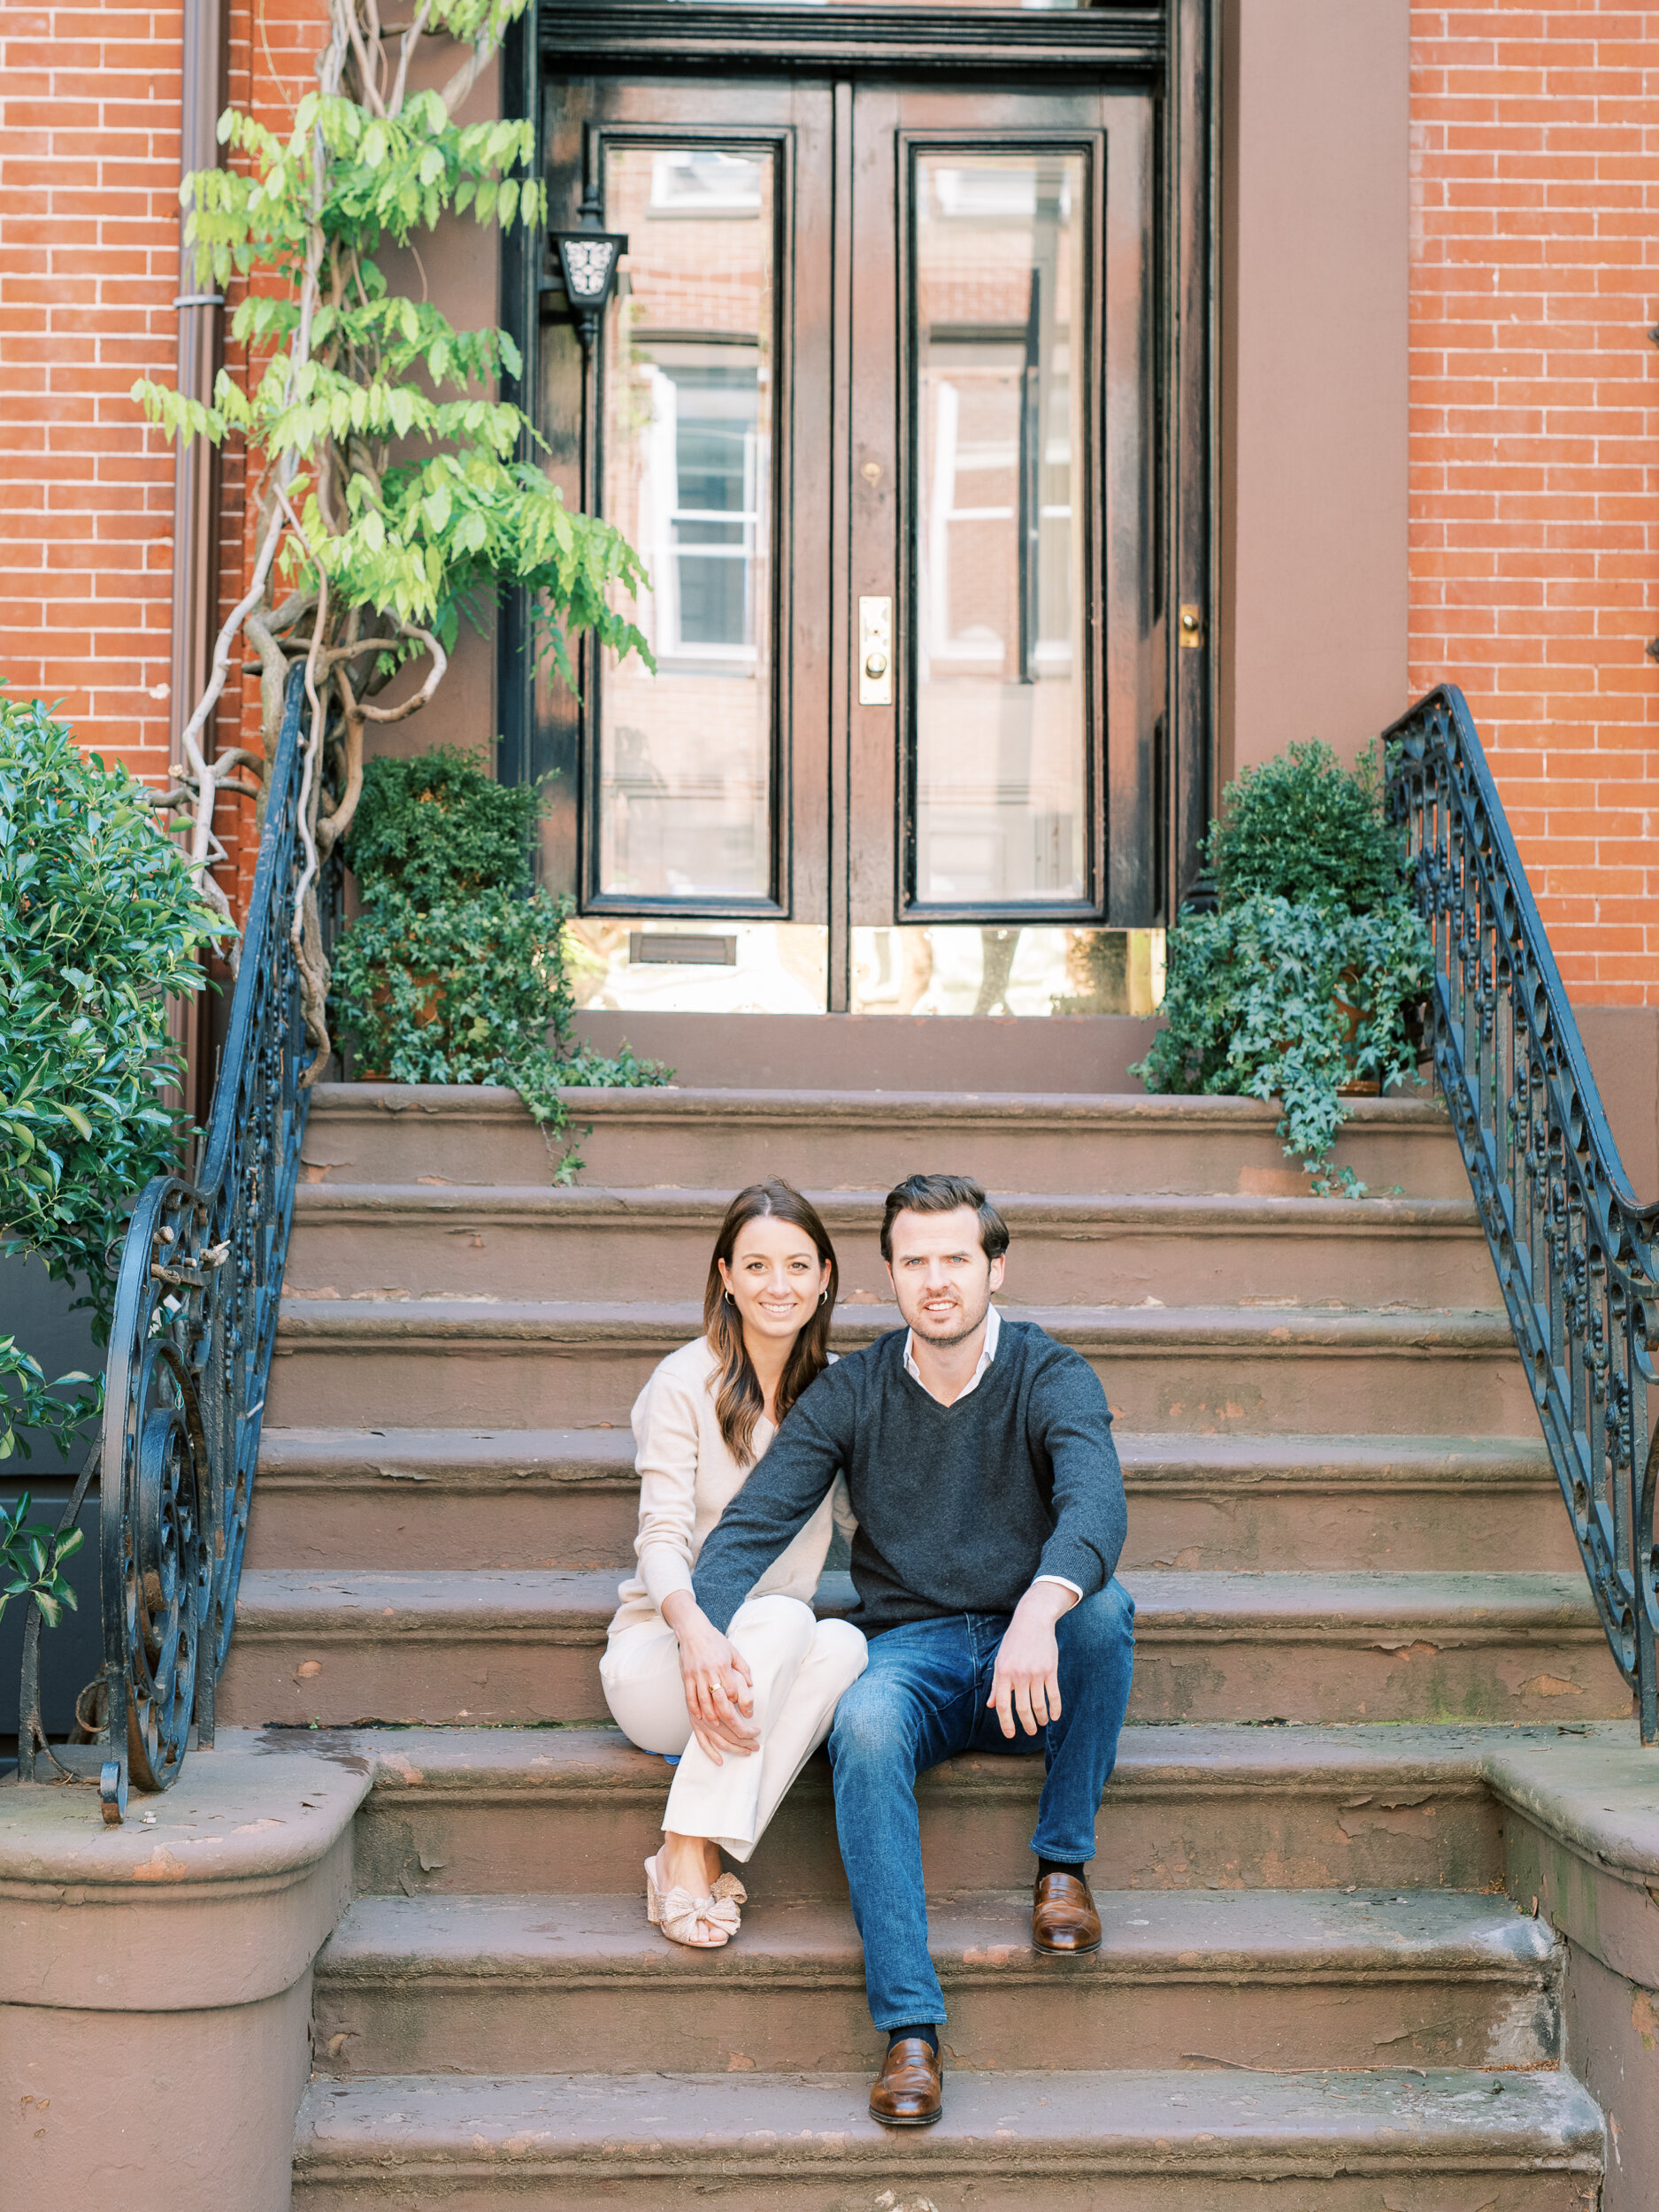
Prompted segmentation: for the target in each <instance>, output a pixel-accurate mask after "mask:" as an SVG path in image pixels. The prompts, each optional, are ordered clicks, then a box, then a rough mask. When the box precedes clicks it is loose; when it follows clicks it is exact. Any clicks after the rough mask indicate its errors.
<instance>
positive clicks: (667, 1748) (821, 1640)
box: [599, 1596, 869, 1863]
mask: <svg viewBox="0 0 1659 2212" xmlns="http://www.w3.org/2000/svg"><path fill="white" fill-rule="evenodd" d="M727 1633H728V1635H729V1637H730V1640H731V1641H732V1642H733V1644H734V1645H735V1646H736V1647H737V1648H738V1650H739V1651H741V1653H742V1655H743V1656H744V1658H745V1659H747V1660H748V1662H749V1670H750V1671H751V1672H752V1674H753V1675H754V1678H755V1684H754V1691H755V1718H756V1719H757V1721H758V1722H759V1723H760V1747H759V1749H758V1750H757V1751H752V1752H750V1753H749V1755H748V1756H747V1757H746V1758H745V1757H740V1756H738V1755H736V1754H735V1753H733V1752H730V1751H728V1752H726V1753H725V1754H724V1755H723V1756H722V1760H721V1763H720V1764H719V1765H718V1766H716V1764H715V1763H714V1761H713V1760H712V1759H710V1756H709V1755H708V1753H707V1752H706V1751H704V1749H703V1746H702V1745H701V1744H700V1743H699V1742H698V1741H697V1740H696V1738H695V1736H694V1735H693V1734H692V1732H691V1715H690V1714H689V1713H688V1712H687V1709H686V1693H685V1688H684V1686H683V1685H682V1683H681V1680H680V1639H679V1638H678V1637H677V1636H676V1635H675V1633H674V1632H673V1630H672V1628H670V1626H669V1625H668V1624H667V1622H666V1621H665V1620H664V1618H663V1617H662V1616H661V1614H660V1613H658V1614H654V1615H653V1616H652V1617H651V1618H650V1619H649V1620H644V1621H639V1622H636V1623H635V1624H634V1626H633V1627H631V1628H625V1629H623V1630H621V1631H620V1632H618V1634H617V1635H615V1636H613V1637H612V1638H611V1641H610V1643H609V1644H608V1645H607V1646H606V1647H605V1655H604V1657H603V1659H602V1660H601V1661H600V1662H599V1679H600V1681H601V1683H602V1684H603V1687H604V1693H605V1702H606V1703H607V1704H608V1705H609V1706H610V1708H611V1717H612V1718H613V1719H614V1720H615V1722H616V1724H617V1725H618V1728H620V1729H621V1731H622V1732H623V1734H624V1735H625V1736H626V1738H627V1739H628V1740H629V1742H630V1743H634V1744H637V1745H638V1746H639V1747H640V1749H641V1751H656V1752H660V1753H663V1754H664V1755H668V1756H671V1757H672V1756H673V1755H675V1754H678V1755H679V1758H680V1766H679V1769H678V1770H677V1771H676V1773H675V1776H674V1780H673V1786H672V1788H671V1789H670V1791H669V1793H668V1807H667V1810H666V1811H665V1812H664V1815H663V1828H664V1832H665V1833H668V1834H672V1835H677V1836H707V1837H709V1838H710V1839H711V1840H712V1841H714V1842H715V1843H718V1845H719V1847H720V1848H721V1850H723V1851H724V1852H726V1855H728V1857H731V1858H733V1859H736V1860H738V1861H739V1862H740V1863H741V1862H742V1861H743V1860H746V1859H747V1858H748V1857H749V1853H750V1852H751V1851H752V1850H753V1849H754V1847H755V1846H756V1845H757V1843H758V1842H759V1841H760V1839H761V1837H762V1836H763V1835H764V1833H765V1831H766V1824H767V1822H768V1821H769V1820H770V1819H771V1818H772V1815H773V1813H775V1812H776V1811H777V1809H778V1808H779V1806H780V1804H781V1803H782V1801H783V1798H784V1795H785V1793H786V1792H787V1789H788V1787H789V1785H790V1784H791V1783H792V1782H793V1781H794V1780H795V1776H796V1775H797V1774H799V1773H800V1771H801V1770H802V1768H803V1766H804V1765H805V1764H806V1763H807V1761H808V1760H809V1759H810V1757H811V1756H812V1754H813V1753H814V1752H815V1751H816V1750H817V1749H818V1746H819V1744H821V1743H822V1742H823V1741H824V1739H825V1738H826V1736H827V1735H828V1734H829V1732H830V1723H831V1721H832V1720H833V1719H834V1717H835V1706H836V1702H837V1701H838V1700H839V1698H840V1697H841V1693H842V1691H843V1690H845V1689H846V1688H847V1686H849V1683H852V1682H856V1680H857V1678H858V1677H859V1676H860V1675H861V1674H862V1673H863V1672H864V1667H865V1664H866V1663H867V1661H868V1659H869V1653H868V1651H867V1650H866V1649H865V1646H864V1638H863V1636H861V1635H860V1633H859V1632H858V1631H857V1630H856V1628H853V1627H851V1626H849V1624H848V1623H847V1622H846V1621H820V1620H818V1619H815V1618H814V1617H813V1613H812V1609H811V1608H810V1606H808V1605H803V1603H802V1602H801V1601H800V1599H799V1598H787V1597H777V1596H774V1597H764V1598H750V1599H749V1601H748V1603H747V1604H745V1605H741V1606H740V1607H739V1608H738V1610H737V1612H736V1614H735V1615H734V1616H733V1621H732V1625H731V1628H730V1629H729V1630H728V1631H727Z"/></svg>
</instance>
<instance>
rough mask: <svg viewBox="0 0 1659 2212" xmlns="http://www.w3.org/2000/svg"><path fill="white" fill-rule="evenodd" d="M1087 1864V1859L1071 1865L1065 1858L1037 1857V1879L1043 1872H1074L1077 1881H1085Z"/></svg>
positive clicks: (1040, 1877)
mask: <svg viewBox="0 0 1659 2212" xmlns="http://www.w3.org/2000/svg"><path fill="white" fill-rule="evenodd" d="M1087 1866H1088V1862H1087V1859H1086V1860H1085V1861H1084V1862H1083V1863H1082V1865H1080V1866H1072V1865H1071V1863H1069V1862H1068V1861H1067V1860H1065V1859H1039V1860H1038V1862H1037V1879H1038V1880H1039V1881H1041V1879H1042V1878H1043V1876H1044V1875H1045V1874H1075V1875H1076V1876H1077V1878H1078V1880H1079V1882H1082V1881H1087V1878H1088V1877H1087Z"/></svg>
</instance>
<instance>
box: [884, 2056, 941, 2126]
mask: <svg viewBox="0 0 1659 2212" xmlns="http://www.w3.org/2000/svg"><path fill="white" fill-rule="evenodd" d="M944 2108H945V2096H944V2070H943V2068H942V2067H941V2064H940V2062H939V2054H938V2052H937V2051H932V2050H929V2048H928V2047H927V2045H926V2043H925V2042H924V2041H923V2040H922V2038H921V2037H920V2036H919V2035H904V2036H901V2037H900V2038H899V2039H898V2041H897V2042H896V2043H895V2044H893V2045H891V2046H890V2047H889V2048H888V2051H887V2057H886V2058H885V2059H884V2060H883V2061H882V2063H881V2071H880V2073H879V2074H878V2075H877V2077H876V2083H875V2086H874V2088H873V2089H872V2091H871V2092H870V2116H871V2118H872V2120H879V2121H880V2123H881V2124H882V2125H883V2127H889V2128H930V2127H932V2125H933V2122H934V2121H935V2120H936V2119H938V2117H939V2116H940V2115H941V2112H943V2110H944Z"/></svg>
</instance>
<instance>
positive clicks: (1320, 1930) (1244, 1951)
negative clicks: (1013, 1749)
mask: <svg viewBox="0 0 1659 2212" xmlns="http://www.w3.org/2000/svg"><path fill="white" fill-rule="evenodd" d="M1094 1901H1095V1903H1096V1905H1097V1906H1098V1907H1099V1909H1100V1914H1101V1920H1102V1943H1101V1947H1100V1949H1099V1950H1098V1951H1096V1952H1094V1954H1093V1955H1090V1956H1089V1957H1088V1958H1087V1960H1078V1961H1075V1962H1068V1963H1067V1965H1066V1967H1065V1968H1064V1969H1063V1970H1064V1972H1065V1974H1066V1976H1067V1980H1068V1983H1071V1982H1072V1981H1073V1979H1074V1978H1075V1979H1081V1980H1082V1981H1085V1982H1087V1984H1089V1985H1098V1984H1101V1983H1111V1984H1115V1985H1125V1986H1128V1985H1139V1986H1142V1987H1144V1986H1148V1985H1158V1984H1164V1983H1189V1982H1194V1981H1204V1982H1209V1981H1221V1982H1240V1981H1245V1980H1248V1982H1249V1983H1250V1984H1251V1985H1253V1986H1254V1985H1279V1986H1302V1985H1314V1984H1317V1983H1325V1984H1332V1983H1335V1984H1340V1985H1345V1986H1355V1987H1358V1986H1371V1985H1379V1984H1388V1985H1394V1984H1402V1983H1408V1982H1409V1983H1417V1982H1423V1981H1435V1982H1448V1981H1458V1982H1463V1983H1471V1982H1478V1983H1482V1984H1494V1983H1496V1984H1502V1985H1518V1986H1520V1987H1525V1988H1528V1989H1542V1988H1545V1987H1553V1985H1554V1981H1555V1977H1556V1975H1557V1972H1558V1970H1559V1968H1560V1965H1561V1962H1562V1953H1561V1948H1560V1946H1559V1944H1558V1943H1557V1940H1556V1938H1555V1934H1554V1932H1553V1931H1552V1929H1551V1928H1550V1926H1549V1924H1548V1922H1546V1921H1541V1920H1534V1919H1532V1918H1530V1917H1529V1916H1526V1915H1525V1913H1522V1912H1520V1911H1518V1910H1517V1909H1516V1908H1514V1907H1513V1906H1511V1905H1510V1904H1509V1902H1508V1901H1507V1900H1505V1899H1501V1898H1500V1899H1494V1898H1493V1897H1491V1896H1489V1895H1487V1894H1486V1893H1484V1892H1479V1891H1475V1892H1467V1891H1448V1890H1432V1889H1430V1890H1425V1889H1418V1890H1416V1891H1405V1892H1399V1893H1394V1892H1389V1891H1377V1890H1364V1891H1359V1892H1356V1893H1354V1894H1352V1895H1349V1894H1348V1893H1346V1892H1344V1891H1341V1890H1331V1889H1325V1890H1311V1891H1301V1890H1285V1889H1271V1890H1270V1889H1240V1890H1217V1891H1210V1890H1204V1889H1197V1890H1192V1889H1186V1890H1173V1889H1172V1890H1164V1891H1158V1892H1153V1891H1148V1890H1125V1891H1112V1890H1107V1889H1100V1888H1097V1889H1096V1890H1095V1891H1094ZM551 1929H556V1930H557V1935H556V1936H554V1937H551V1938H550V1936H549V1931H550V1930H551ZM1030 1930H1031V1893H1030V1891H1029V1890H1028V1889H1022V1890H989V1891H983V1892H977V1893H973V1892H967V1893H954V1894H952V1895H950V1896H949V1897H946V1898H942V1899H935V1900H934V1901H933V1903H932V1904H931V1906H930V1909H929V1947H930V1949H931V1951H932V1953H933V1959H934V1962H935V1963H936V1964H937V1966H938V1968H939V1970H940V1972H941V1976H943V1978H945V1979H946V1980H947V1981H948V1982H949V1984H950V1985H951V1986H953V1987H956V1988H959V1989H967V1988H984V1989H1001V1988H1008V1987H1010V1986H1012V1985H1016V1984H1022V1983H1043V1982H1048V1983H1049V1984H1050V1985H1052V1983H1053V1982H1054V1980H1055V1978H1056V1976H1055V1967H1054V1962H1053V1961H1052V1960H1048V1959H1043V1958H1040V1957H1038V1956H1037V1955H1036V1954H1035V1953H1033V1950H1032V1949H1031V1939H1030ZM317 1977H318V1980H319V1984H321V1985H326V1986H328V1987H331V1988H334V1989H342V1988H362V1989H367V1988H374V1987H380V1986H383V1985H387V1984H393V1985H396V1986H397V1987H398V1988H399V1990H400V1991H405V1990H406V1991H407V1992H408V1993H409V1994H410V1995H411V1997H412V1996H413V1994H414V1993H415V1992H416V1991H418V1990H420V1989H436V1988H445V1989H453V1988H457V1987H467V1986H472V1985H478V1986H480V1987H485V1986H487V1987H489V1988H492V1989H497V1988H504V1987H511V1986H519V1987H528V1988H540V1987H544V1986H551V1985H557V1986H559V1987H561V1988H570V1987H580V1988H605V1987H613V1986H617V1985H642V1986H647V1987H650V1988H652V1989H655V1990H657V1991H659V1992H661V1993H664V1994H666V1993H672V1992H674V1991H678V1990H682V1989H691V1990H699V1989H702V1988H705V1987H707V1986H709V1985H710V1980H711V1979H712V1981H713V1982H714V1983H716V1984H717V1985H730V1984H732V1983H733V1982H737V1983H741V1984H744V1985H751V1986H755V1987H768V1988H778V1987H789V1988H829V1987H834V1988H854V1987H856V1988H860V1989H862V1988H863V1986H864V1964H863V1953H862V1950H861V1948H860V1946H859V1942H858V1937H857V1932H856V1929H855V1927H854V1925H853V1919H852V1910H851V1908H850V1906H849V1905H848V1904H847V1903H846V1902H845V1901H834V1902H830V1901H823V1900H812V1901H802V1902H795V1903H787V1902H772V1901H767V1902H764V1903H762V1904H758V1905H755V1906H752V1907H750V1908H749V1909H748V1910H747V1911H746V1913H745V1915H744V1922H743V1928H742V1932H741V1939H740V1940H739V1941H738V1942H736V1943H734V1944H732V1945H730V1946H728V1947H726V1949H725V1950H724V1951H723V1952H722V1953H721V1955H720V1958H719V1960H718V1962H715V1963H714V1964H713V1966H712V1968H711V1967H710V1962H708V1961H707V1960H705V1959H702V1958H699V1957H697V1956H695V1955H690V1954H687V1952H685V1951H684V1950H683V1949H682V1948H680V1947H675V1946H673V1945H670V1944H667V1943H665V1942H664V1940H663V1939H662V1937H661V1936H660V1934H659V1933H658V1932H657V1931H656V1930H654V1929H653V1928H651V1927H650V1926H649V1925H648V1924H647V1922H646V1918H645V1912H644V1907H643V1903H642V1901H641V1898H640V1897H638V1896H636V1895H634V1894H632V1893H621V1894H605V1895H597V1896H595V1895H559V1894H557V1893H534V1894H524V1895H517V1896H515V1895H513V1894H511V1893H507V1894H499V1893H495V1894H491V1895H488V1896H468V1895H465V1894H442V1893H440V1894H434V1895H425V1896H422V1895H416V1896H413V1897H410V1896H405V1895H402V1894H399V1893H390V1894H387V1895H379V1896H365V1897H359V1898H357V1900H355V1901H353V1902H352V1904H350V1905H349V1907H348V1908H347V1909H346V1912H345V1914H344V1916H343V1917H342V1919H341V1921H340V1923H339V1924H338V1925H337V1926H336V1928H335V1930H334V1933H333V1935H332V1936H331V1937H330V1938H329V1939H328V1941H327V1943H326V1945H325V1946H324V1947H323V1949H322V1951H321V1953H320V1955H319V1958H318V1961H317ZM1072 1993H1073V1995H1074V1996H1075V1995H1076V1994H1078V1993H1079V1992H1077V1991H1076V1990H1075V1989H1073V1992H1072Z"/></svg>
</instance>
